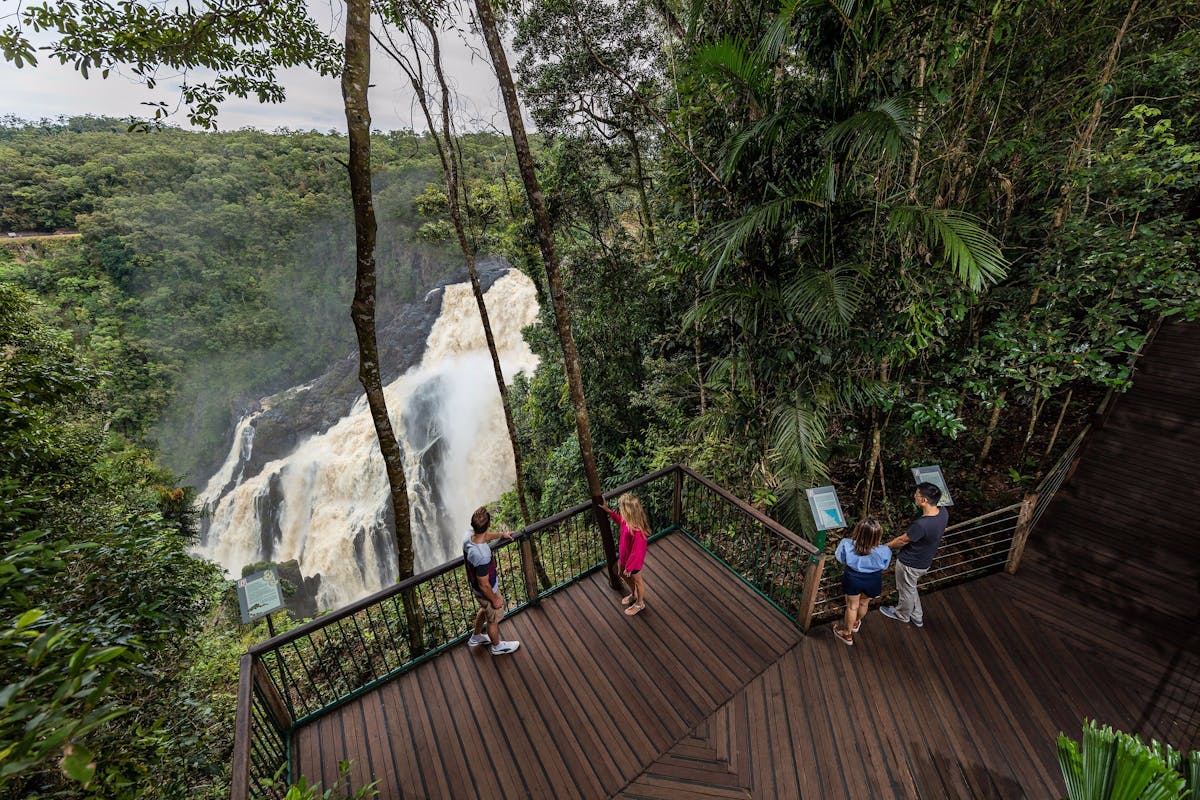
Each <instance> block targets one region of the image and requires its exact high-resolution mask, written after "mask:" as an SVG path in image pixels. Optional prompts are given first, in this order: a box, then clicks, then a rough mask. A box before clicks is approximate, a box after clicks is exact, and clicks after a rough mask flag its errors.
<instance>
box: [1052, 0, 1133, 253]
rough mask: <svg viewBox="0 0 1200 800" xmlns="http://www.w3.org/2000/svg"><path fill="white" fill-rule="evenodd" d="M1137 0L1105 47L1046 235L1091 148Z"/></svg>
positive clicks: (1066, 205) (1058, 221) (1063, 210)
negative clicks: (1088, 110)
mask: <svg viewBox="0 0 1200 800" xmlns="http://www.w3.org/2000/svg"><path fill="white" fill-rule="evenodd" d="M1137 7H1138V0H1133V2H1131V3H1130V4H1129V11H1127V12H1126V14H1125V19H1124V20H1123V21H1122V22H1121V27H1120V28H1118V29H1117V35H1116V36H1115V37H1114V38H1113V43H1112V47H1110V48H1109V51H1108V58H1107V59H1105V61H1104V69H1103V70H1102V71H1101V73H1100V79H1099V80H1098V81H1096V88H1095V89H1094V90H1093V91H1094V93H1095V96H1096V100H1095V102H1094V103H1092V112H1091V113H1090V114H1089V115H1088V120H1087V123H1086V124H1085V125H1084V126H1083V130H1082V131H1080V132H1079V136H1078V137H1077V138H1076V139H1075V142H1074V143H1073V144H1072V145H1071V152H1070V155H1068V157H1067V166H1066V170H1065V172H1066V180H1065V182H1064V183H1063V188H1062V194H1061V195H1060V196H1059V201H1058V208H1057V210H1055V212H1054V222H1053V223H1052V224H1051V226H1050V236H1051V237H1052V238H1053V236H1054V235H1055V234H1056V233H1057V232H1058V229H1059V228H1060V227H1062V223H1063V220H1064V219H1065V218H1066V215H1067V213H1068V212H1069V211H1070V209H1071V195H1072V194H1073V193H1074V191H1075V184H1074V182H1073V181H1072V179H1071V172H1072V171H1073V170H1074V169H1075V167H1077V166H1078V165H1079V163H1080V161H1081V160H1082V159H1083V157H1084V154H1085V153H1087V151H1088V150H1089V149H1090V148H1091V146H1092V137H1093V136H1095V135H1096V128H1097V127H1099V125H1100V117H1101V116H1102V115H1103V112H1104V100H1105V98H1106V95H1105V92H1104V89H1105V87H1106V86H1108V84H1109V83H1110V82H1111V81H1112V75H1113V72H1114V71H1115V70H1116V68H1117V58H1118V56H1120V54H1121V42H1123V41H1124V40H1125V34H1126V32H1127V31H1128V30H1129V23H1130V22H1131V21H1132V20H1133V15H1134V13H1136V12H1137Z"/></svg>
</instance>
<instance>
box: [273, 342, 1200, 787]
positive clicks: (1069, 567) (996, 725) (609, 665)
mask: <svg viewBox="0 0 1200 800" xmlns="http://www.w3.org/2000/svg"><path fill="white" fill-rule="evenodd" d="M1198 374H1200V326H1178V327H1168V328H1164V329H1163V332H1160V334H1159V337H1158V340H1156V343H1155V345H1154V347H1152V348H1151V350H1150V352H1149V353H1148V355H1147V356H1146V358H1145V359H1143V361H1142V364H1141V367H1140V370H1139V373H1138V377H1137V378H1136V379H1135V383H1134V388H1133V390H1131V392H1130V393H1129V394H1128V395H1127V396H1125V397H1124V398H1122V399H1121V400H1120V402H1119V403H1118V405H1117V407H1116V409H1115V410H1114V412H1113V414H1112V415H1111V416H1110V418H1109V420H1108V423H1107V425H1106V426H1105V428H1104V429H1102V430H1099V431H1097V432H1096V433H1095V434H1094V435H1093V436H1092V439H1091V441H1090V442H1089V444H1088V446H1087V448H1086V450H1085V451H1084V458H1083V461H1082V463H1081V464H1080V466H1079V468H1078V470H1077V472H1076V474H1075V477H1074V478H1073V480H1072V481H1071V482H1070V483H1069V484H1068V485H1067V486H1066V487H1064V489H1063V491H1061V492H1060V494H1059V495H1058V496H1057V498H1056V499H1055V501H1054V503H1053V504H1052V505H1051V507H1050V508H1049V509H1048V510H1047V511H1046V513H1045V515H1044V517H1043V518H1042V520H1041V522H1040V523H1039V525H1038V527H1037V528H1036V529H1035V531H1034V534H1033V536H1032V537H1031V539H1030V542H1029V545H1028V548H1027V551H1026V555H1025V559H1024V561H1023V562H1022V567H1021V570H1020V572H1019V573H1018V574H1017V575H1015V576H1008V575H992V576H988V577H986V578H983V579H980V580H977V581H972V582H970V583H966V584H962V585H959V586H954V587H951V588H948V589H944V590H942V591H939V592H935V593H931V594H927V595H925V596H924V603H925V606H926V610H927V613H926V621H927V624H926V626H925V628H924V629H916V628H914V627H911V626H908V625H903V624H900V623H897V622H895V621H892V620H889V619H886V618H884V617H882V616H881V615H880V614H878V613H872V614H871V615H870V616H869V617H868V618H867V620H866V622H865V624H864V627H863V630H862V632H861V633H860V634H859V635H858V636H857V637H856V644H855V646H854V647H846V646H844V645H843V644H841V643H840V642H837V641H836V640H835V639H834V638H833V636H832V634H831V632H830V631H829V629H828V628H818V629H817V630H815V631H813V632H811V635H810V636H808V637H806V638H804V639H803V640H802V641H801V640H799V638H798V636H797V634H796V631H795V629H794V628H793V627H792V626H791V625H790V623H788V622H787V621H786V620H784V619H783V618H782V617H781V616H780V615H779V614H778V613H777V612H776V611H775V610H774V609H773V608H772V607H770V606H769V605H768V604H767V603H766V602H765V601H764V600H763V599H762V598H761V597H760V596H758V595H757V594H756V593H754V592H753V591H752V590H750V589H749V588H748V587H746V586H745V584H743V583H741V582H740V581H739V580H738V579H737V578H736V577H734V576H732V575H730V574H729V573H727V572H725V571H724V570H723V569H722V568H721V567H720V566H719V565H718V564H717V562H716V561H715V560H714V559H712V558H711V557H710V556H708V555H707V554H706V553H704V552H703V551H702V550H701V549H700V548H699V547H697V546H695V545H694V544H693V543H692V542H691V541H690V540H688V539H686V538H685V537H683V536H681V535H678V534H676V535H672V536H670V537H668V538H666V539H664V540H662V541H660V542H658V543H656V544H655V545H654V546H653V547H652V548H651V551H650V559H649V562H648V569H647V590H648V606H647V609H646V611H645V612H643V613H642V614H641V615H639V616H638V617H636V618H634V619H632V620H630V619H626V618H625V617H624V616H623V615H622V614H621V610H622V609H621V607H620V606H619V604H618V603H617V598H618V597H619V596H618V595H616V594H615V593H613V592H612V591H611V590H610V589H608V588H607V586H606V584H605V581H604V580H603V578H602V577H601V576H600V575H593V576H591V577H589V578H588V579H585V580H584V581H581V582H580V583H579V584H578V585H575V586H572V587H569V588H568V589H566V590H564V591H562V592H559V593H557V594H556V595H554V596H552V597H551V598H549V599H547V600H545V601H543V602H542V603H541V604H540V606H539V607H536V608H531V609H529V610H527V611H525V612H523V613H521V614H519V615H516V616H515V617H514V618H512V619H511V620H509V621H507V622H506V623H505V633H506V635H508V636H509V638H520V639H521V640H522V642H523V645H522V649H521V650H520V651H518V652H517V653H516V654H514V655H513V656H510V657H505V658H503V659H492V658H491V657H490V656H489V655H488V654H487V653H486V652H482V649H480V651H475V650H471V649H469V648H467V647H466V646H465V645H464V646H463V647H460V648H456V649H454V650H453V651H450V652H447V653H445V654H443V655H442V656H440V657H439V658H437V659H435V660H434V661H432V662H430V663H427V664H425V665H422V666H420V667H418V668H416V669H415V670H413V671H412V672H410V673H407V674H405V675H403V676H401V677H399V678H397V679H396V680H395V681H392V682H391V683H389V684H387V685H385V686H384V687H381V688H380V689H379V690H378V691H376V692H374V693H372V694H369V695H367V696H366V697H364V698H360V699H359V700H358V701H355V702H354V703H351V704H349V705H347V706H346V707H345V708H343V709H340V710H338V711H335V712H332V713H331V714H329V715H327V716H325V717H323V718H321V719H319V720H317V721H316V722H314V723H312V724H310V725H309V726H307V727H306V728H305V729H303V730H301V731H299V732H298V733H297V735H296V737H295V739H294V742H293V753H294V758H295V760H296V765H297V768H298V770H299V771H300V772H304V773H307V774H310V776H311V777H314V778H315V777H317V776H319V779H320V780H322V781H329V780H332V779H333V778H334V777H336V770H337V762H338V760H340V759H343V758H350V759H352V760H354V761H355V766H354V777H355V781H356V782H357V781H365V780H368V779H378V780H380V781H381V782H380V790H381V791H380V796H381V797H385V798H387V797H435V798H436V797H461V796H477V797H483V798H489V797H497V798H500V797H503V798H517V797H533V798H542V797H547V798H551V797H567V796H570V797H609V796H617V797H622V798H642V799H644V800H668V799H670V798H680V799H682V798H749V797H755V798H769V797H789V798H790V797H795V798H842V797H844V798H860V797H889V798H891V797H895V798H945V797H963V798H1004V800H1008V799H1009V798H1023V797H1028V798H1042V797H1053V796H1062V794H1063V793H1064V787H1063V786H1062V779H1061V776H1060V774H1059V770H1058V766H1057V761H1056V758H1055V746H1054V739H1055V737H1056V736H1057V734H1058V732H1059V731H1060V730H1061V731H1066V732H1067V733H1068V734H1070V735H1071V736H1074V737H1078V733H1079V728H1080V726H1081V724H1082V719H1083V717H1085V716H1086V717H1092V718H1096V719H1098V720H1099V721H1100V722H1103V723H1108V724H1112V725H1114V726H1115V727H1118V728H1121V729H1123V730H1129V731H1132V732H1136V733H1140V734H1142V735H1144V736H1153V737H1157V738H1159V739H1165V740H1166V741H1169V742H1170V743H1172V744H1174V745H1175V746H1177V747H1185V748H1187V747H1196V746H1200V638H1198V637H1200V592H1197V591H1196V589H1197V588H1198V587H1200V563H1198V560H1197V558H1196V557H1195V555H1194V552H1195V545H1196V543H1197V535H1196V533H1195V531H1194V517H1195V511H1196V510H1197V509H1198V508H1200V488H1198V484H1197V482H1196V481H1195V480H1194V479H1193V478H1192V477H1191V476H1192V473H1193V471H1194V467H1195V465H1196V464H1197V463H1200V419H1197V413H1196V412H1197V409H1200V379H1198V378H1197V377H1196V375H1198ZM1131 474H1133V475H1136V476H1137V480H1135V481H1133V482H1132V483H1130V482H1129V476H1130V475H1131ZM478 738H482V739H483V740H484V741H486V742H488V746H487V747H486V748H480V747H478V746H477V745H476V740H477V739H478ZM469 759H474V760H473V761H472V762H471V763H470V764H468V763H467V762H468V760H469Z"/></svg>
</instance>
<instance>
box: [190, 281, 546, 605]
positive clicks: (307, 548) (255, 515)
mask: <svg viewBox="0 0 1200 800" xmlns="http://www.w3.org/2000/svg"><path fill="white" fill-rule="evenodd" d="M443 292H444V294H443V297H442V311H441V314H440V316H439V317H438V318H437V320H436V321H435V322H434V324H433V327H432V329H431V330H430V333H429V335H428V337H427V338H426V342H425V351H424V354H423V356H422V358H421V362H420V363H419V364H418V365H417V366H415V367H413V368H412V369H410V370H408V371H407V372H405V373H404V374H402V375H401V376H400V377H399V378H397V379H396V380H394V381H393V382H391V383H389V384H388V385H387V386H385V387H384V396H385V397H386V399H387V404H388V411H389V413H390V414H391V415H392V425H393V427H394V429H395V431H396V433H397V435H398V436H399V437H400V438H401V444H402V446H403V449H404V455H405V476H406V479H407V481H408V498H409V504H410V509H411V520H412V534H413V550H414V556H415V565H414V569H415V570H416V571H417V572H421V571H422V570H425V569H429V568H430V567H434V566H437V565H438V564H441V563H444V562H445V561H447V560H449V559H451V558H453V557H454V556H456V555H457V554H458V553H459V548H460V542H461V540H462V537H463V535H464V533H465V532H466V529H467V526H468V525H469V520H470V516H471V512H472V511H474V510H475V508H477V507H478V506H480V505H483V504H485V503H489V502H492V501H494V500H496V499H498V498H499V497H500V495H501V494H503V493H504V492H505V491H508V490H509V489H510V488H511V487H512V485H513V483H514V482H515V480H516V474H515V471H514V468H513V458H512V448H511V446H510V444H509V441H508V430H507V428H506V426H505V424H504V411H503V408H502V406H501V404H500V394H499V392H498V391H497V389H496V379H495V373H494V371H493V368H492V363H491V357H490V356H489V355H488V351H487V345H486V342H485V340H484V336H483V325H482V323H481V322H480V319H479V310H478V307H477V305H476V303H475V298H474V295H473V294H472V292H471V286H470V284H468V283H458V284H451V285H449V286H446V287H444V289H443ZM485 301H486V303H487V307H488V316H489V318H490V320H491V324H492V332H493V335H494V337H495V340H496V349H497V351H498V352H499V354H500V362H501V366H502V369H503V372H504V379H505V381H506V382H508V383H511V382H512V379H513V376H514V375H515V374H516V373H518V372H528V373H532V372H533V370H534V369H535V368H536V367H537V363H538V359H537V357H536V356H535V355H534V354H533V353H532V352H531V351H530V349H529V347H528V345H526V344H525V341H524V340H523V339H522V337H521V330H522V328H524V327H526V326H528V325H531V324H533V323H534V322H535V321H536V320H537V311H538V306H537V295H536V291H535V289H534V286H533V283H532V281H530V280H529V278H528V277H526V276H525V275H524V274H522V273H521V272H518V271H517V270H511V271H509V272H508V273H507V274H506V275H504V276H503V277H501V278H499V279H498V280H497V281H496V282H495V283H494V284H493V285H492V287H491V288H490V289H489V290H488V292H487V294H486V295H485ZM300 388H304V387H300ZM291 391H293V392H294V391H297V390H291ZM271 403H272V398H266V399H264V400H263V401H262V403H261V406H262V407H261V408H259V409H256V410H255V411H254V412H252V413H250V414H248V415H247V416H245V417H244V418H243V419H242V420H240V421H239V423H238V426H237V429H236V430H235V433H234V437H233V446H232V448H231V450H230V453H229V455H228V457H227V458H226V459H225V462H224V463H223V464H222V466H221V468H220V469H219V470H218V471H217V472H216V473H215V474H214V475H213V477H212V478H211V479H210V480H209V481H208V482H207V484H206V486H205V488H204V490H203V492H202V493H201V495H200V497H199V502H200V503H201V504H203V506H204V507H205V509H206V510H207V512H208V518H207V519H206V520H205V524H204V526H203V535H202V538H201V541H200V544H199V546H198V550H197V552H198V554H200V555H202V556H204V557H206V558H210V559H212V560H214V561H216V562H218V563H219V564H221V565H222V566H223V567H225V569H226V570H228V571H229V572H230V573H232V574H240V573H241V569H242V566H243V565H245V564H249V563H253V562H256V561H277V562H278V561H287V560H291V559H297V560H298V561H299V563H300V570H301V572H302V574H304V575H305V576H311V575H316V574H320V575H321V588H320V594H319V596H318V603H319V605H320V606H321V607H322V608H334V607H337V606H340V605H344V604H346V603H348V602H351V601H353V600H355V599H357V598H359V597H362V596H363V595H366V594H369V593H370V592H372V591H375V590H377V589H380V588H382V587H383V586H384V585H386V584H387V583H390V582H391V581H393V580H395V577H396V566H395V564H396V552H395V545H394V542H393V540H392V536H391V533H390V530H391V525H390V520H391V501H390V499H389V493H388V483H387V476H386V474H385V472H384V465H383V458H382V456H381V455H380V453H379V445H378V442H377V440H376V438H375V427H374V424H373V423H372V420H371V416H370V412H369V409H368V408H367V402H366V398H365V397H360V398H359V399H358V400H357V401H356V402H355V403H354V406H353V408H352V409H351V410H350V413H349V414H348V415H347V416H345V417H343V418H341V419H340V420H338V421H337V422H336V423H334V424H333V425H332V426H331V427H329V428H328V429H327V430H325V431H324V432H322V433H318V434H315V435H312V436H309V437H308V438H305V439H304V440H303V441H301V442H299V444H297V445H296V447H295V448H294V449H293V450H292V451H291V452H290V453H288V454H287V455H286V456H285V457H282V458H279V459H277V460H274V461H270V462H268V463H266V464H265V465H264V466H263V467H262V469H261V470H259V471H258V472H257V473H256V474H253V475H244V474H242V472H243V470H242V468H241V465H243V464H245V462H246V461H248V460H249V458H250V454H251V448H252V446H253V442H254V427H253V424H254V421H255V419H256V418H257V416H258V415H259V414H261V413H263V412H264V411H265V410H266V409H268V408H269V407H270V406H271Z"/></svg>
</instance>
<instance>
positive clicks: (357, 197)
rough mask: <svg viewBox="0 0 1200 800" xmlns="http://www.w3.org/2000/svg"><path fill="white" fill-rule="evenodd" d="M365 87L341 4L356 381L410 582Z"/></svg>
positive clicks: (417, 621) (360, 54)
mask: <svg viewBox="0 0 1200 800" xmlns="http://www.w3.org/2000/svg"><path fill="white" fill-rule="evenodd" d="M370 82H371V3H370V0H347V3H346V60H345V65H344V69H343V70H342V100H343V101H344V103H345V105H346V130H347V134H348V136H349V140H350V160H349V163H348V167H349V172H350V196H351V200H352V202H353V205H354V252H355V270H354V300H353V302H352V303H351V305H350V317H351V319H353V321H354V333H355V335H356V336H357V337H358V380H359V382H360V383H362V385H363V390H364V391H365V392H366V394H367V405H368V406H370V409H371V420H372V421H373V422H374V423H375V436H376V438H378V440H379V451H380V452H381V453H382V454H383V465H384V470H385V472H386V473H387V477H388V486H389V488H390V490H391V498H392V517H393V518H394V519H393V524H394V525H395V539H396V560H397V580H403V579H405V578H409V577H412V574H413V549H412V522H411V520H410V519H409V513H408V483H407V482H406V481H405V479H404V453H403V451H401V449H400V442H399V441H398V440H397V439H396V433H395V431H393V430H392V421H391V418H390V417H389V416H388V410H387V402H386V400H385V399H384V396H383V380H382V378H381V376H380V372H379V348H378V346H377V344H376V340H375V233H376V222H375V205H374V202H373V198H372V189H371V111H370V107H369V106H368V104H367V88H368V86H369V85H370ZM401 601H402V604H403V606H404V618H405V623H406V628H407V633H408V644H409V648H410V653H409V654H410V656H412V657H415V656H416V655H418V654H420V653H422V652H424V650H425V646H424V637H423V630H424V619H423V615H422V613H421V610H420V606H419V604H418V603H417V600H416V596H415V594H414V593H413V592H412V591H411V590H410V591H406V592H404V593H403V594H402V596H401Z"/></svg>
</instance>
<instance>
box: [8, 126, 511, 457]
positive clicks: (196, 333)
mask: <svg viewBox="0 0 1200 800" xmlns="http://www.w3.org/2000/svg"><path fill="white" fill-rule="evenodd" d="M377 139H378V140H377V141H376V143H375V147H374V152H375V158H376V162H377V167H376V205H377V207H378V209H379V215H380V220H381V224H380V231H381V232H380V247H379V270H380V298H379V306H380V314H381V316H383V317H384V318H386V315H387V314H388V313H389V312H390V310H392V309H394V308H395V306H396V304H398V303H400V302H403V301H407V300H411V299H412V298H413V297H414V296H415V294H416V293H417V291H418V290H419V289H421V288H423V287H424V288H427V287H428V285H429V284H430V283H431V282H432V281H433V280H434V279H436V278H438V277H441V276H443V275H444V274H446V273H448V272H450V271H452V270H454V269H455V268H456V267H457V265H458V260H457V259H455V258H453V257H452V256H450V255H448V254H447V251H446V250H445V249H444V248H440V247H431V246H414V245H413V244H412V241H411V239H412V235H413V233H414V230H415V228H416V226H417V225H418V224H420V222H421V220H420V219H419V218H418V216H417V214H416V213H415V212H414V204H415V203H416V200H417V198H418V196H419V195H420V194H421V193H422V192H424V191H425V189H426V186H427V185H428V183H429V182H431V181H436V180H437V176H438V172H437V171H436V170H437V169H438V167H437V158H436V156H435V155H434V153H433V149H432V145H430V144H429V143H427V142H426V141H425V140H424V139H423V138H422V137H420V136H416V135H413V134H406V133H397V134H390V135H387V136H380V137H377ZM502 148H503V140H501V139H499V138H498V137H491V136H476V137H470V138H469V140H468V141H467V142H466V147H465V148H464V149H465V150H466V153H465V155H466V157H467V158H468V159H469V161H470V163H471V164H472V165H475V166H478V165H480V164H487V163H489V161H490V159H491V158H492V157H493V156H494V155H496V154H498V153H502V152H503V149H502ZM344 150H345V140H344V138H343V137H340V136H337V135H333V134H318V133H287V134H279V135H271V134H264V133H260V132H256V131H239V132H237V133H225V134H197V133H188V132H184V131H179V130H174V129H161V130H157V131H153V132H150V133H144V134H138V133H134V134H131V133H128V132H126V131H125V130H124V126H123V125H121V124H120V123H117V122H115V121H113V120H99V119H78V120H69V121H65V122H63V123H61V124H45V125H28V124H20V123H17V122H15V121H10V124H9V125H8V126H7V127H3V128H0V209H3V211H2V212H0V215H2V216H0V230H15V231H53V230H56V229H62V228H66V229H77V230H78V231H79V233H80V241H79V242H78V243H76V242H72V241H67V242H57V241H54V240H29V242H30V245H29V246H28V247H25V248H21V247H18V246H13V245H10V246H9V247H8V248H7V249H0V278H3V279H4V280H8V281H13V282H16V283H18V284H20V285H22V286H24V287H26V288H28V289H30V290H32V291H35V292H37V293H38V294H39V295H40V296H42V297H43V298H45V299H46V300H47V301H48V302H49V303H51V304H52V305H53V307H55V308H57V309H58V311H59V314H58V316H59V319H60V320H61V321H62V322H63V323H64V324H66V325H67V326H68V327H70V329H71V330H72V332H73V334H74V336H75V340H76V342H77V343H78V344H79V345H80V346H81V347H84V348H86V349H87V350H89V351H91V352H92V353H93V354H95V356H96V358H97V361H98V366H100V367H101V368H102V369H104V370H105V371H106V374H105V376H104V377H103V381H102V383H103V386H104V388H105V390H106V391H107V392H108V393H109V395H110V396H111V397H114V398H119V402H117V403H116V406H117V408H118V411H117V413H116V414H115V415H114V418H113V419H112V420H111V423H110V424H111V425H112V426H113V427H114V428H115V429H116V430H118V431H120V432H122V433H125V434H126V435H128V436H131V437H134V438H136V439H138V440H139V441H144V442H149V441H152V440H156V441H157V443H158V444H159V447H160V449H161V451H162V452H163V453H164V454H165V463H166V464H167V465H169V466H170V467H171V468H172V469H174V470H175V471H176V472H177V473H178V474H183V475H188V476H193V478H194V480H200V479H201V477H202V476H203V475H205V474H207V473H208V472H209V471H211V469H212V468H213V467H214V466H215V463H214V461H215V462H218V463H219V459H220V458H221V456H222V453H221V450H222V445H221V442H222V439H223V437H224V436H225V435H226V434H227V433H228V430H227V428H228V426H229V423H230V419H231V417H232V416H236V415H237V414H239V413H240V412H241V411H243V410H244V409H245V408H246V407H247V406H249V405H250V404H251V403H252V402H253V401H254V400H256V399H257V398H259V397H262V396H263V395H265V394H269V393H271V392H273V391H278V390H279V389H282V388H285V387H287V386H291V385H294V384H297V383H301V382H303V381H306V380H309V379H311V378H313V377H314V376H316V375H318V374H320V373H321V372H322V371H324V369H326V367H327V366H328V365H329V364H330V363H331V362H332V361H334V360H336V359H339V358H342V357H344V356H345V355H346V354H348V353H350V352H352V351H353V349H354V332H353V328H352V327H351V326H350V324H349V321H348V319H349V317H348V311H347V309H348V307H349V302H350V296H351V293H352V282H353V274H354V271H353V266H352V265H353V249H354V247H353V243H354V239H353V228H352V225H351V221H350V215H349V199H348V191H349V190H348V188H347V186H348V184H347V180H346V174H345V169H344V168H343V167H342V164H341V163H340V159H342V158H343V157H344V156H343V151H344Z"/></svg>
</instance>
